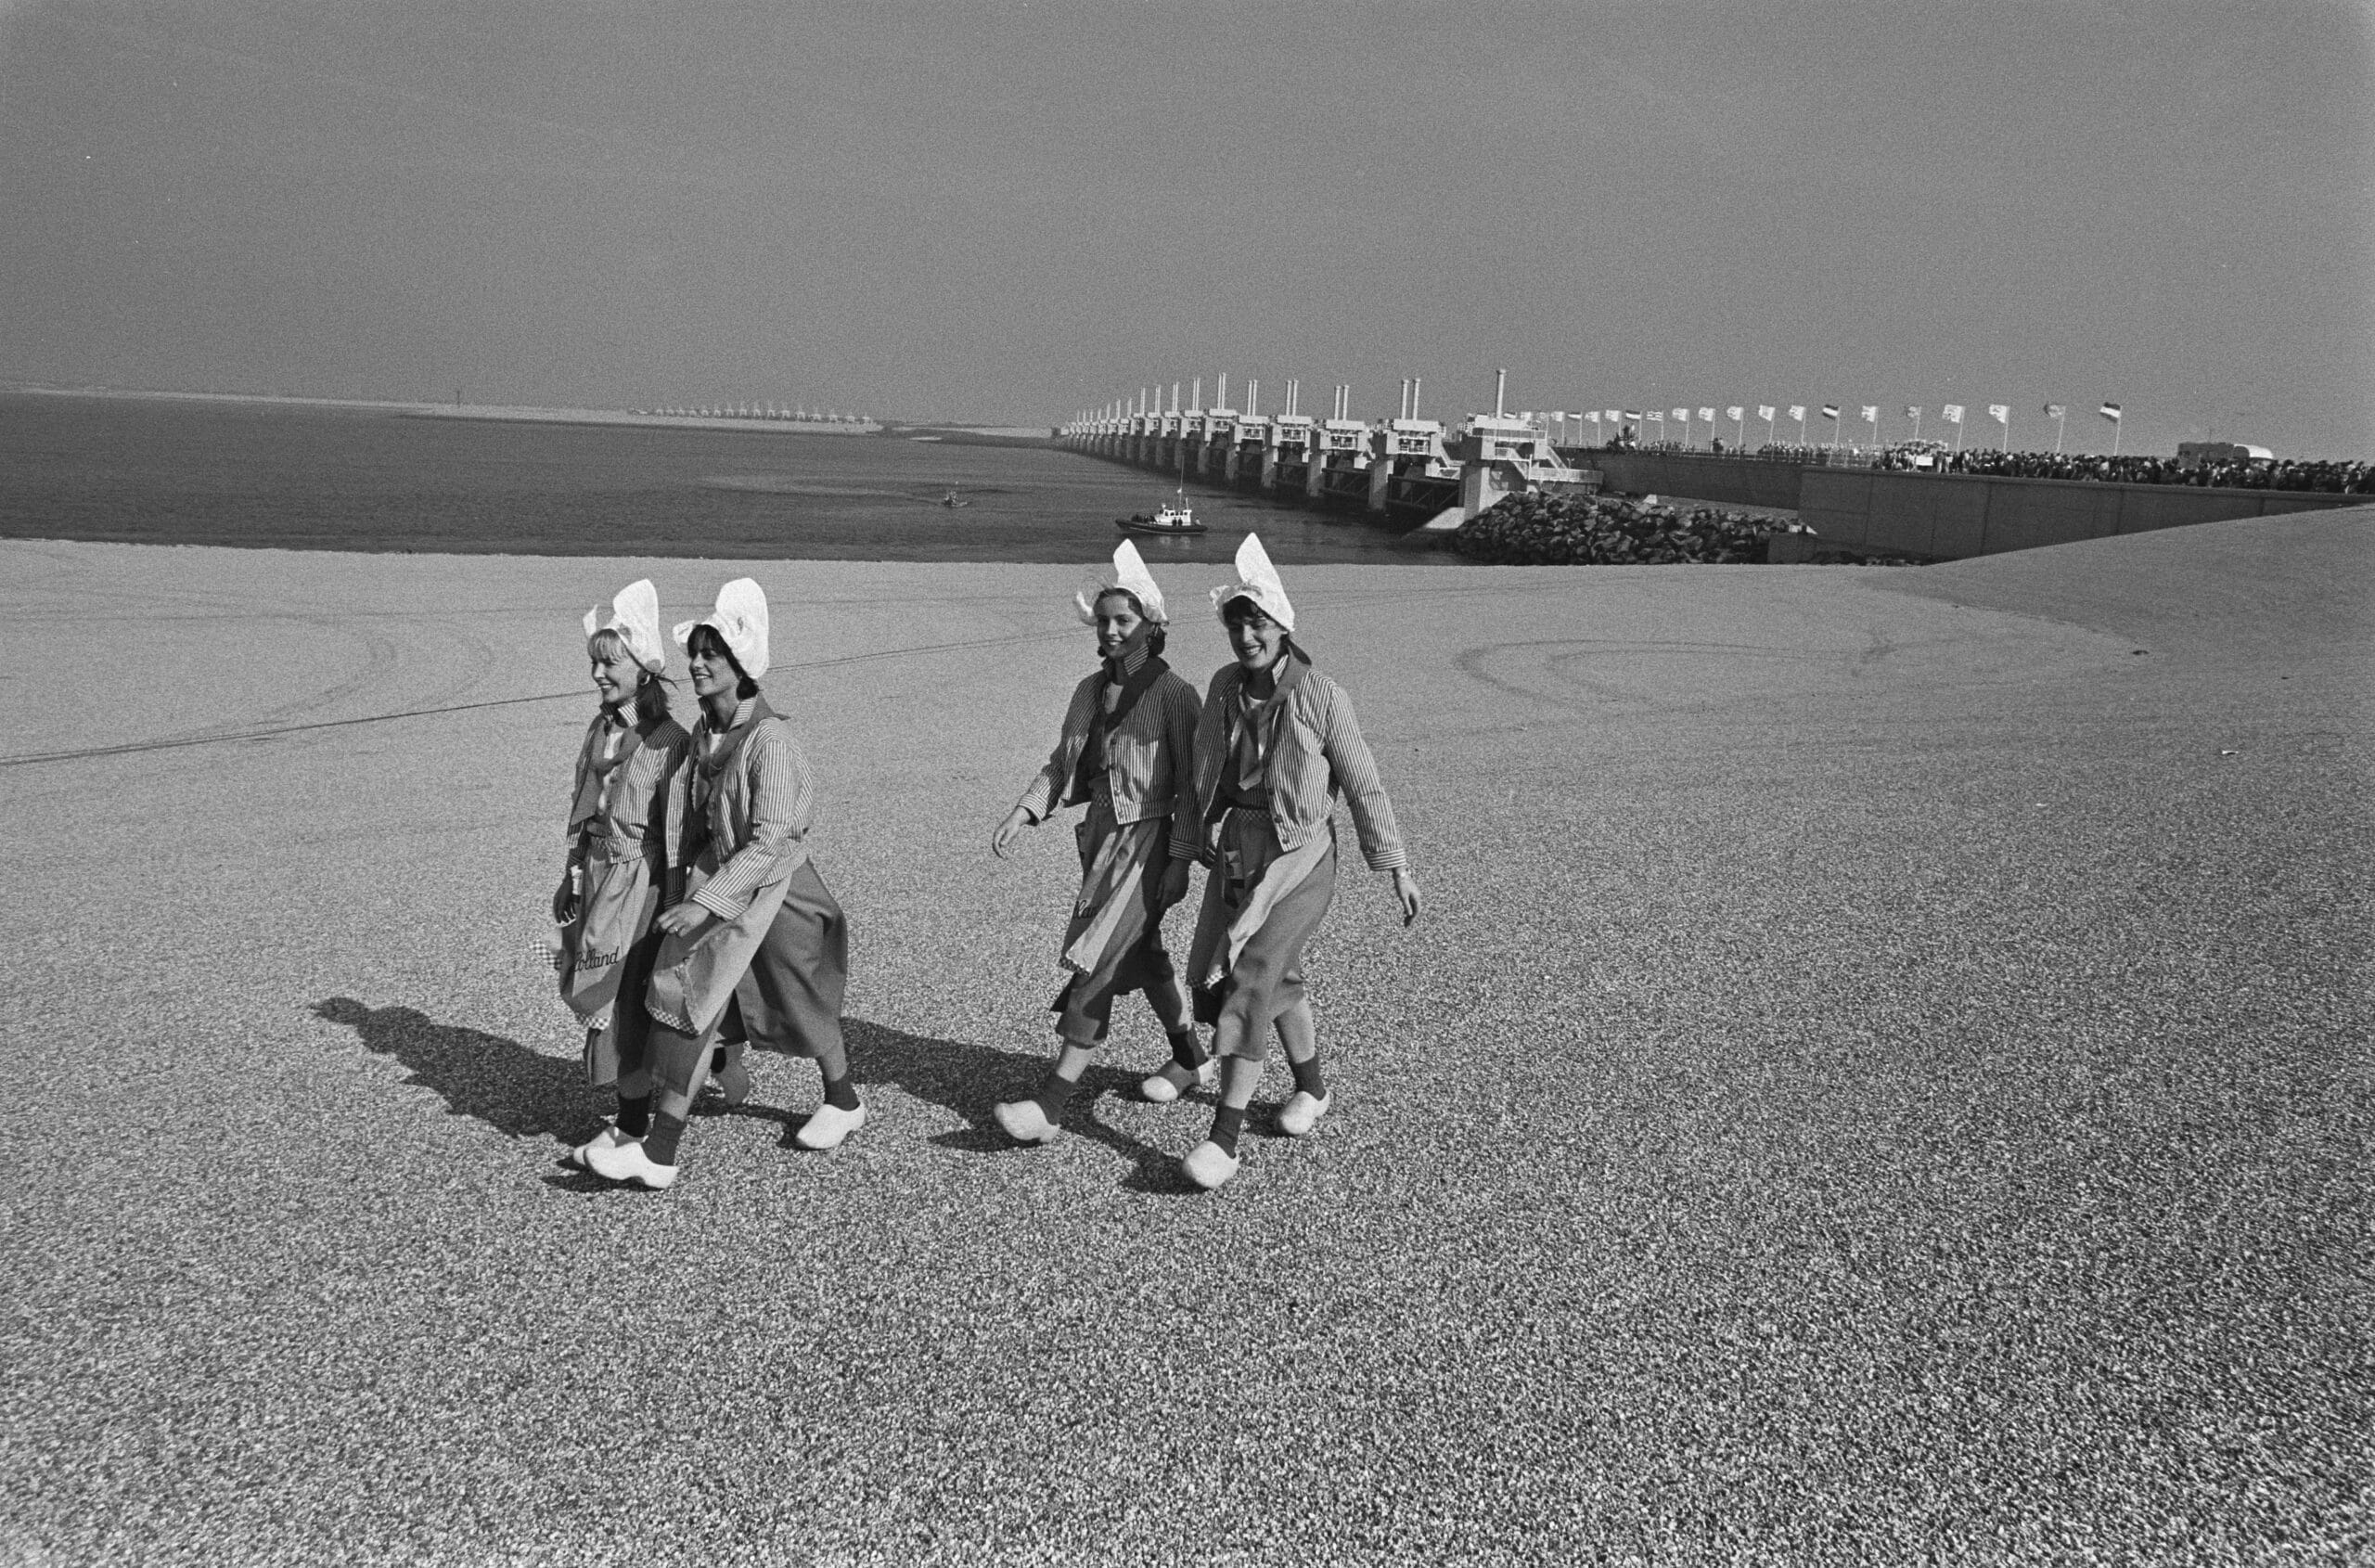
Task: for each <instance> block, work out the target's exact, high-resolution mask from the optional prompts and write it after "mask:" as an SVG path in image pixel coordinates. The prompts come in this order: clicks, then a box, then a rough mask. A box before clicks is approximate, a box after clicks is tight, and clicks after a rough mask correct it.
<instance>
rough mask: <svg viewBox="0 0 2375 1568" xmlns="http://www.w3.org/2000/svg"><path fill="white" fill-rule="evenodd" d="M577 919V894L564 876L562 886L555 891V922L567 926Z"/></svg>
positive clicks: (561, 881)
mask: <svg viewBox="0 0 2375 1568" xmlns="http://www.w3.org/2000/svg"><path fill="white" fill-rule="evenodd" d="M574 919H577V894H576V893H575V892H574V891H573V890H572V889H571V887H570V885H569V879H568V878H567V877H563V878H562V879H561V880H560V886H559V887H558V888H556V889H555V890H554V891H553V924H555V925H557V926H565V925H567V924H569V923H570V922H571V920H574Z"/></svg>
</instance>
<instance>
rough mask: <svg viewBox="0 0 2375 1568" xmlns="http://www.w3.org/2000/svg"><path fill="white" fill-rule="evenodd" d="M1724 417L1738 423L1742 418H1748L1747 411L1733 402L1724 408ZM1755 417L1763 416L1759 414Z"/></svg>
mask: <svg viewBox="0 0 2375 1568" xmlns="http://www.w3.org/2000/svg"><path fill="white" fill-rule="evenodd" d="M1724 418H1727V419H1729V420H1731V421H1732V423H1734V424H1738V423H1740V421H1741V420H1742V419H1745V418H1748V411H1747V410H1746V409H1744V408H1742V407H1741V406H1740V405H1739V404H1737V403H1735V404H1733V405H1731V406H1730V407H1729V408H1727V409H1725V410H1724ZM1757 418H1760V419H1762V418H1765V416H1764V415H1762V414H1759V415H1758V416H1757Z"/></svg>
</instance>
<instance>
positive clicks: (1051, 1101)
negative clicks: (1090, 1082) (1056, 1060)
mask: <svg viewBox="0 0 2375 1568" xmlns="http://www.w3.org/2000/svg"><path fill="white" fill-rule="evenodd" d="M1077 1087H1078V1085H1077V1084H1076V1083H1074V1082H1073V1080H1072V1079H1070V1078H1065V1077H1060V1076H1059V1075H1058V1074H1057V1072H1056V1070H1055V1069H1054V1068H1052V1067H1050V1068H1049V1069H1047V1075H1046V1077H1044V1078H1042V1079H1040V1080H1039V1093H1038V1094H1037V1095H1036V1096H1034V1097H1033V1098H1035V1099H1037V1100H1038V1101H1039V1109H1040V1110H1041V1111H1043V1112H1046V1115H1047V1120H1049V1121H1050V1122H1060V1121H1062V1120H1063V1119H1064V1107H1065V1106H1067V1105H1070V1104H1071V1103H1072V1090H1073V1089H1075V1088H1077Z"/></svg>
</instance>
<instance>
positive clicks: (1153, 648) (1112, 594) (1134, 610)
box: [1097, 588, 1171, 654]
mask: <svg viewBox="0 0 2375 1568" xmlns="http://www.w3.org/2000/svg"><path fill="white" fill-rule="evenodd" d="M1109 598H1122V599H1127V600H1129V601H1130V613H1131V614H1133V615H1135V616H1136V617H1137V618H1138V619H1139V620H1141V621H1145V620H1146V619H1147V607H1146V606H1145V605H1143V604H1141V603H1139V602H1138V596H1137V595H1136V594H1134V593H1132V592H1130V590H1129V589H1127V588H1107V589H1104V590H1103V591H1101V592H1100V593H1098V596H1097V602H1098V604H1103V603H1104V602H1105V601H1106V600H1107V599H1109ZM1148 624H1149V625H1151V626H1153V628H1154V629H1153V630H1152V631H1150V632H1149V633H1148V634H1147V651H1148V652H1149V653H1153V654H1160V653H1162V649H1163V645H1164V644H1166V643H1167V642H1169V641H1170V640H1171V638H1170V632H1169V629H1168V628H1167V627H1165V626H1163V625H1162V624H1161V623H1158V622H1148Z"/></svg>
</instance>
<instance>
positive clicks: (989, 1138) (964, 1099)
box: [731, 1018, 1191, 1192]
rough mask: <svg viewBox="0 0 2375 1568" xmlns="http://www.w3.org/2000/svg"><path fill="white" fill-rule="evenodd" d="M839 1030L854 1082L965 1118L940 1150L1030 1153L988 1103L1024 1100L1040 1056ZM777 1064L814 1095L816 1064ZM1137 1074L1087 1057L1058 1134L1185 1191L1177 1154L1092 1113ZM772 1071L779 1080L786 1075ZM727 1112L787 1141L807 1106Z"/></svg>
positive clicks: (1138, 1179)
mask: <svg viewBox="0 0 2375 1568" xmlns="http://www.w3.org/2000/svg"><path fill="white" fill-rule="evenodd" d="M841 1033H842V1035H843V1037H844V1038H845V1039H846V1040H847V1042H848V1044H849V1052H850V1071H851V1072H852V1073H854V1074H855V1076H856V1078H857V1080H858V1082H859V1083H861V1084H896V1085H898V1086H899V1087H901V1088H903V1089H905V1091H906V1092H907V1093H909V1094H911V1095H913V1096H915V1097H916V1098H917V1099H921V1100H926V1101H929V1102H930V1103H931V1104H933V1105H937V1106H940V1107H941V1108H942V1109H944V1110H946V1111H952V1112H956V1114H957V1115H958V1116H960V1117H962V1118H964V1121H965V1124H966V1125H964V1126H963V1127H961V1128H959V1129H957V1130H956V1131H954V1132H946V1133H943V1134H941V1135H940V1136H939V1137H935V1138H933V1139H932V1140H931V1141H932V1142H933V1143H935V1144H937V1145H939V1146H940V1147H941V1148H943V1149H953V1150H958V1151H960V1152H962V1153H968V1154H982V1155H992V1156H999V1157H1006V1156H1011V1157H1014V1158H1018V1159H1028V1158H1029V1157H1030V1156H1031V1155H1032V1154H1033V1152H1034V1150H1031V1149H1030V1148H1028V1147H1027V1146H1025V1145H1022V1144H1019V1143H1017V1142H1015V1140H1014V1139H1012V1138H1010V1137H1007V1135H1006V1133H1005V1132H1004V1131H1003V1130H1002V1129H1001V1128H1000V1127H999V1126H998V1124H997V1118H996V1117H995V1115H994V1114H993V1113H992V1111H991V1108H992V1107H993V1106H995V1105H996V1104H997V1103H998V1102H999V1101H1000V1100H1005V1099H1029V1098H1030V1096H1031V1095H1032V1093H1033V1091H1035V1090H1036V1089H1037V1088H1038V1086H1039V1081H1040V1079H1041V1078H1042V1077H1044V1076H1045V1075H1046V1071H1047V1060H1046V1057H1044V1056H1033V1055H1029V1054H1026V1053H1024V1052H1021V1051H1008V1050H998V1049H995V1048H994V1047H989V1046H975V1045H968V1044H966V1043H965V1042H963V1041H961V1040H938V1039H933V1038H931V1036H929V1035H911V1034H909V1033H907V1032H906V1031H905V1030H904V1029H893V1028H892V1027H891V1026H890V1025H889V1024H884V1023H876V1022H871V1021H869V1020H867V1019H863V1018H844V1019H843V1020H841ZM783 1066H784V1069H785V1070H786V1072H787V1073H789V1074H790V1075H792V1082H793V1083H794V1084H796V1085H798V1086H799V1087H798V1088H797V1089H795V1090H794V1091H793V1097H794V1098H801V1097H802V1095H803V1094H804V1095H805V1096H806V1097H807V1098H813V1097H814V1095H815V1069H814V1068H811V1067H809V1065H808V1064H807V1063H806V1062H804V1061H794V1060H786V1061H785V1062H784V1063H783ZM803 1075H804V1076H803ZM1143 1075H1144V1074H1143V1073H1128V1072H1124V1071H1123V1070H1122V1069H1120V1068H1116V1067H1108V1066H1105V1065H1103V1064H1102V1063H1093V1064H1092V1065H1091V1066H1090V1067H1089V1069H1088V1071H1087V1072H1085V1073H1082V1074H1081V1080H1080V1086H1079V1087H1078V1088H1077V1089H1075V1090H1074V1091H1073V1093H1072V1104H1071V1108H1070V1110H1069V1112H1067V1114H1066V1115H1065V1117H1064V1132H1063V1136H1064V1137H1085V1138H1088V1139H1090V1140H1091V1141H1093V1142H1096V1143H1101V1144H1103V1145H1104V1146H1105V1147H1106V1148H1108V1149H1110V1150H1113V1151H1114V1152H1116V1153H1118V1154H1120V1155H1121V1156H1122V1157H1123V1158H1124V1159H1125V1160H1127V1161H1129V1162H1130V1166H1131V1169H1130V1174H1129V1175H1128V1176H1124V1177H1123V1183H1122V1184H1123V1186H1124V1187H1126V1188H1128V1189H1131V1190H1133V1191H1139V1192H1187V1191H1189V1190H1191V1189H1190V1187H1189V1185H1188V1183H1187V1178H1186V1177H1185V1176H1181V1175H1180V1172H1179V1166H1178V1161H1177V1159H1176V1157H1175V1156H1174V1155H1172V1154H1169V1153H1166V1152H1164V1151H1163V1150H1160V1149H1157V1148H1155V1147H1154V1146H1153V1145H1151V1144H1149V1143H1146V1142H1144V1141H1142V1140H1140V1139H1138V1138H1136V1137H1132V1136H1130V1135H1129V1134H1128V1133H1126V1132H1124V1131H1123V1130H1122V1129H1121V1128H1119V1127H1117V1126H1114V1125H1111V1124H1110V1123H1108V1122H1106V1121H1104V1120H1102V1119H1101V1118H1099V1117H1098V1107H1099V1105H1100V1104H1101V1103H1102V1102H1103V1100H1104V1099H1105V1097H1106V1096H1107V1095H1116V1096H1131V1097H1135V1096H1136V1093H1137V1086H1138V1081H1139V1079H1140V1078H1141V1077H1142V1076H1143ZM771 1076H774V1077H775V1079H776V1081H777V1082H778V1083H780V1082H782V1080H783V1076H784V1074H783V1073H777V1074H772V1075H771ZM804 1103H805V1100H804V1099H803V1104H804ZM731 1114H741V1115H761V1116H774V1117H778V1118H781V1119H782V1120H783V1121H784V1122H785V1123H786V1127H785V1133H784V1136H785V1137H786V1138H787V1139H789V1138H790V1136H791V1132H792V1130H793V1129H794V1128H797V1127H798V1126H799V1125H800V1124H801V1122H802V1121H803V1120H804V1119H805V1118H806V1116H807V1114H808V1112H807V1111H806V1110H805V1109H802V1110H799V1111H791V1112H782V1111H776V1110H773V1109H772V1108H768V1107H763V1106H758V1105H753V1104H745V1105H743V1106H741V1107H740V1108H739V1109H738V1111H736V1112H731Z"/></svg>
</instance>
